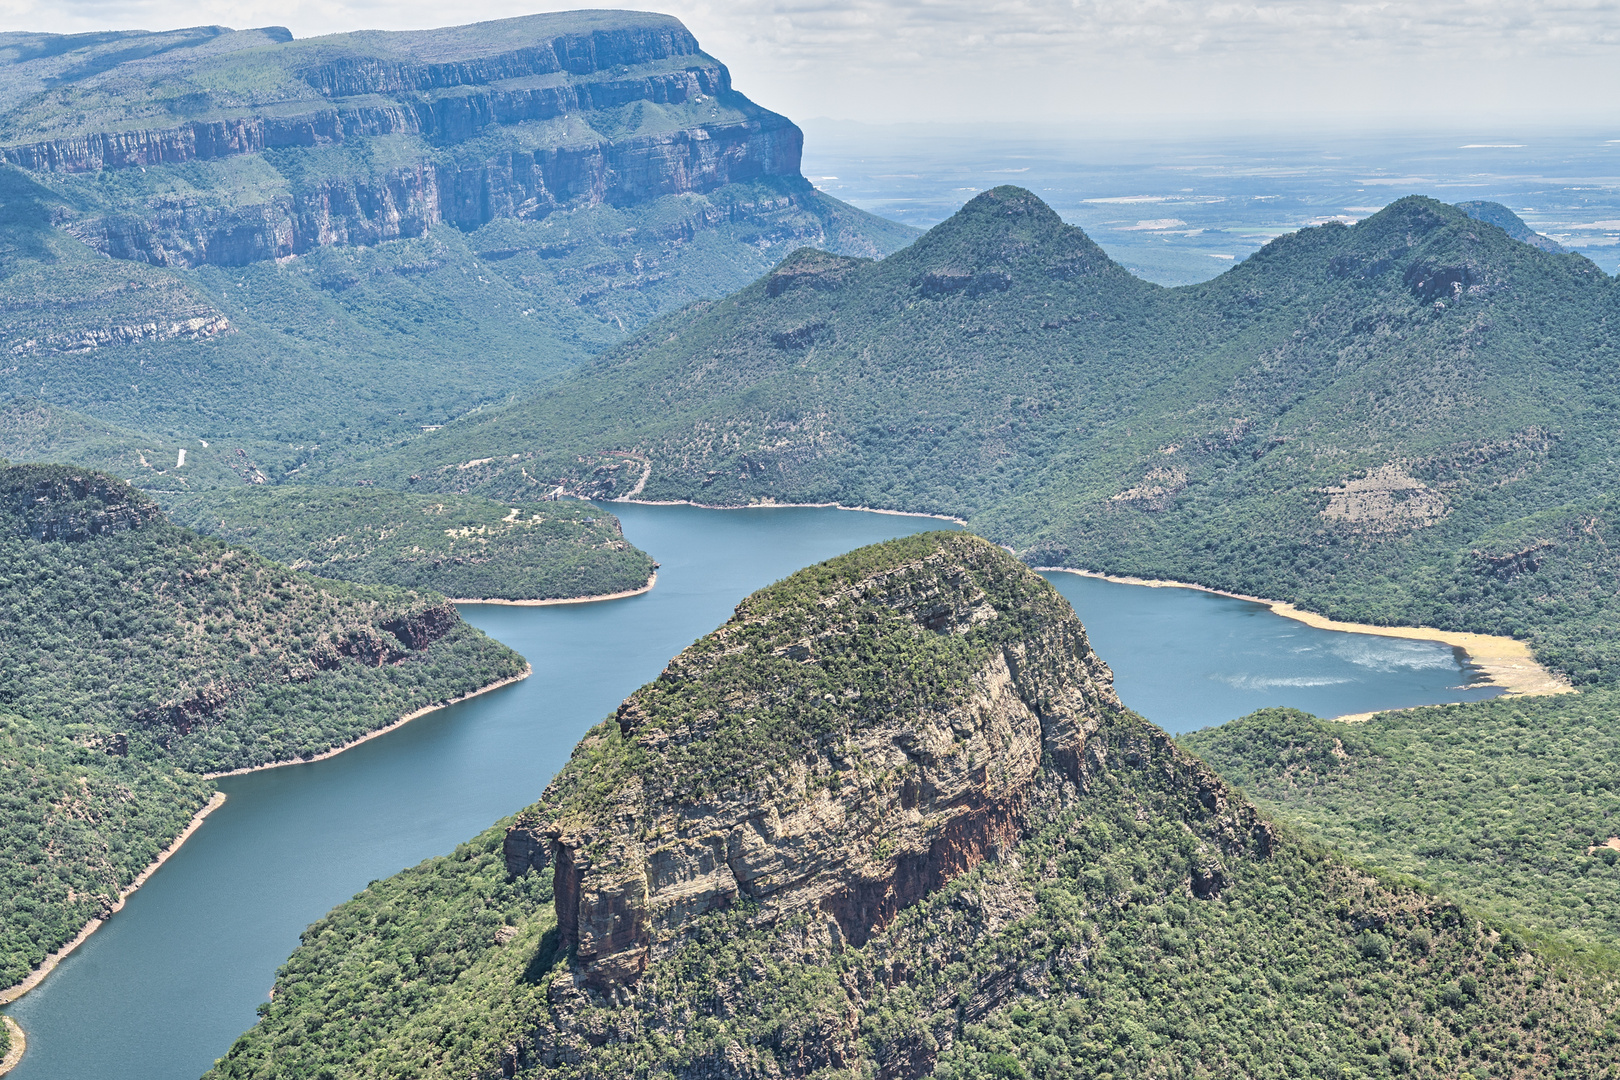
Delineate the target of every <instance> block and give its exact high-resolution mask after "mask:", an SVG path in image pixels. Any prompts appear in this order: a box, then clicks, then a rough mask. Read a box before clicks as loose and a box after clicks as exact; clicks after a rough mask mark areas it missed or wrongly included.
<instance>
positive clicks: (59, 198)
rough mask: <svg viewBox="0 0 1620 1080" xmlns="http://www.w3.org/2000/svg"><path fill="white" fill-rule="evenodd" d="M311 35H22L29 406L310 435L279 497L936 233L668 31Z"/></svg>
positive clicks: (16, 50)
mask: <svg viewBox="0 0 1620 1080" xmlns="http://www.w3.org/2000/svg"><path fill="white" fill-rule="evenodd" d="M288 37H289V35H287V34H286V33H285V31H281V32H278V33H266V32H263V31H246V32H241V33H232V32H220V31H219V28H196V29H194V30H191V31H176V32H171V33H169V34H154V35H141V34H134V35H116V36H112V37H108V36H106V35H87V36H80V37H76V38H64V37H60V36H54V35H32V36H30V35H14V38H13V40H11V42H10V44H9V45H8V47H7V49H6V51H5V54H4V55H3V56H0V141H3V142H4V143H5V144H6V145H4V146H0V349H3V350H4V351H5V353H6V354H7V356H8V357H9V358H10V359H9V360H8V362H7V364H6V365H5V368H4V370H3V371H0V394H37V395H40V396H42V397H44V398H45V399H47V400H49V401H50V402H52V403H53V404H56V405H59V406H63V407H67V408H71V409H75V410H81V411H84V412H88V413H91V414H93V415H94V416H96V417H98V418H100V419H102V420H106V421H110V422H116V423H119V424H123V425H126V426H130V427H133V428H136V429H138V430H141V431H146V432H160V433H164V434H167V435H170V436H173V435H176V434H183V435H184V436H185V437H186V439H187V441H188V442H189V441H192V440H195V439H196V438H199V437H200V438H205V439H209V440H214V439H216V438H218V439H221V440H223V439H227V438H234V439H237V440H241V439H258V440H263V441H270V442H277V443H282V444H286V445H285V446H284V448H283V453H282V454H281V455H278V456H276V457H275V458H274V459H273V460H272V459H268V458H267V459H266V460H265V461H264V462H263V464H264V465H265V466H266V467H267V468H270V469H271V471H272V474H273V478H279V476H280V473H281V471H282V470H289V469H293V468H296V467H297V466H298V465H299V464H300V462H301V460H302V458H303V457H307V456H309V455H311V454H320V455H323V456H324V457H325V458H326V459H330V460H336V461H342V460H344V459H345V457H346V456H347V455H348V454H350V453H352V451H353V450H354V449H355V446H356V444H358V443H362V442H363V443H366V444H368V445H369V444H371V443H373V442H376V441H378V440H382V441H384V442H386V441H387V440H388V439H390V438H397V437H399V436H401V435H403V434H408V433H417V432H418V431H419V429H420V428H421V427H423V426H430V425H433V424H437V423H442V422H444V421H445V420H447V419H449V418H451V417H455V416H458V415H462V414H464V413H465V412H467V411H468V410H470V409H473V408H476V407H479V406H482V405H487V404H491V403H496V402H500V401H502V400H504V399H505V397H506V396H507V394H508V393H509V392H510V391H511V389H513V388H514V387H518V386H525V385H529V384H532V383H534V382H536V381H538V380H543V379H547V378H550V377H553V376H555V375H556V374H558V373H560V372H562V371H564V370H566V369H568V368H569V367H571V366H572V365H574V364H576V363H578V362H580V361H581V360H583V359H585V358H587V357H588V356H590V355H592V354H594V353H595V352H597V351H599V350H601V349H602V348H604V347H606V346H608V345H610V344H613V343H615V342H618V341H620V340H622V339H623V338H624V336H625V335H626V334H627V333H628V332H630V331H632V330H634V329H636V328H638V327H640V326H642V325H644V324H645V323H646V322H647V321H648V320H649V319H651V318H654V317H656V316H658V315H660V314H662V313H665V312H668V311H671V310H675V309H678V308H680V307H682V306H684V305H686V304H689V303H691V302H692V301H693V300H696V299H700V298H706V297H714V296H718V295H722V294H724V293H726V292H729V291H731V290H733V289H736V288H740V287H741V286H742V285H744V284H746V283H747V282H748V281H749V280H751V279H752V278H753V277H755V276H756V275H758V274H760V273H763V272H764V271H765V270H766V269H768V268H769V266H770V264H771V262H772V261H774V260H775V259H777V258H780V256H781V255H782V254H783V253H785V252H786V251H789V250H791V249H792V248H793V247H795V246H797V245H799V244H806V243H808V244H817V245H823V246H828V247H831V248H834V249H837V250H844V251H848V252H850V253H852V254H862V255H881V254H884V253H886V252H888V251H891V250H893V249H895V248H896V247H899V246H901V245H903V244H905V243H907V242H908V241H909V240H910V239H911V238H912V236H914V235H915V233H914V231H913V230H911V229H909V228H906V227H904V226H899V225H895V224H894V223H892V222H887V221H884V220H882V219H880V218H876V217H873V216H871V215H868V214H865V213H862V212H861V211H859V210H856V209H854V208H853V207H849V206H846V205H844V204H843V203H840V202H838V201H837V200H835V199H832V198H830V197H828V196H825V195H823V194H821V193H820V192H817V191H815V190H814V189H813V188H812V187H811V186H810V184H809V183H808V182H807V181H805V180H804V179H803V177H801V176H800V175H799V173H798V161H799V149H800V145H801V142H802V137H801V136H800V134H799V132H798V129H797V128H795V127H794V126H793V125H792V124H791V123H790V122H789V121H787V120H786V119H785V118H783V117H781V116H778V115H776V114H774V113H771V112H769V111H767V110H765V109H761V108H760V107H759V106H757V105H755V104H754V103H753V102H751V101H749V100H748V99H747V98H746V97H744V96H742V95H741V94H738V93H736V92H735V91H733V90H732V89H731V88H730V84H729V78H730V77H729V74H728V73H727V72H726V70H725V68H724V66H723V65H721V64H720V63H719V62H718V61H716V60H714V59H713V58H711V57H708V56H706V55H704V54H703V53H702V52H701V51H700V50H699V49H698V45H697V42H696V41H695V39H693V38H692V36H691V35H690V34H689V33H688V32H687V31H686V29H685V28H684V27H682V26H681V25H680V24H679V23H678V22H676V21H675V20H674V19H671V18H669V17H667V16H661V15H651V14H643V13H637V12H596V13H586V14H580V13H573V14H548V15H537V16H531V17H528V18H522V19H511V20H505V21H502V22H496V23H484V24H478V25H475V26H468V27H452V28H445V29H440V30H434V31H422V32H416V33H395V34H379V33H370V34H368V33H359V34H348V35H336V36H331V37H325V38H313V39H308V40H301V41H291V40H288ZM559 58H563V59H559ZM132 133H135V134H132ZM104 135H121V136H124V137H123V138H113V139H104V138H103V136H104ZM107 256H111V258H108V257H107ZM87 356H89V357H93V361H92V362H86V357H87Z"/></svg>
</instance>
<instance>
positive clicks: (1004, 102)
mask: <svg viewBox="0 0 1620 1080" xmlns="http://www.w3.org/2000/svg"><path fill="white" fill-rule="evenodd" d="M577 6H578V5H569V4H558V3H542V4H538V5H536V4H534V3H532V2H530V3H524V4H512V3H503V2H501V0H472V2H470V3H467V4H463V5H461V6H460V7H459V8H458V9H457V11H458V16H457V18H456V20H454V21H455V22H458V23H460V22H477V21H482V20H487V19H499V18H509V17H512V16H516V15H523V14H529V13H532V12H534V11H537V10H541V11H561V10H570V9H571V8H573V7H577ZM643 10H659V11H663V12H666V13H668V14H670V15H674V16H675V17H677V18H679V19H681V20H682V21H683V22H684V23H685V24H686V25H687V27H688V28H690V29H691V30H692V32H693V33H694V34H695V35H696V36H697V37H698V40H699V41H700V42H701V43H702V45H703V47H704V49H705V50H706V51H708V52H709V53H710V54H711V55H713V56H715V57H717V58H718V59H720V60H722V61H723V62H725V63H726V64H727V65H728V66H729V67H730V68H731V69H732V72H733V75H734V80H735V84H736V86H737V88H738V89H739V90H741V91H742V92H743V93H745V94H747V95H748V96H750V97H751V98H753V99H754V100H755V101H758V102H759V103H760V104H762V105H765V106H766V107H768V108H771V109H775V110H776V111H778V112H782V113H784V114H786V115H788V116H790V117H793V118H794V119H802V118H811V117H828V118H835V119H858V120H866V121H871V122H880V123H894V122H933V123H987V122H988V123H994V122H1000V121H1004V120H1006V119H1007V118H1009V117H1017V118H1020V119H1023V120H1028V121H1034V122H1038V123H1056V124H1069V125H1079V126H1087V125H1101V126H1110V125H1120V124H1133V125H1149V126H1153V127H1165V126H1169V127H1174V126H1176V125H1181V126H1184V127H1189V128H1198V127H1207V126H1208V125H1211V124H1217V125H1220V126H1221V127H1222V129H1223V130H1242V131H1249V132H1254V131H1258V130H1260V129H1261V128H1263V127H1264V126H1265V125H1277V124H1281V125H1285V126H1286V127H1288V128H1290V129H1301V128H1304V129H1309V128H1313V127H1320V126H1323V125H1327V126H1331V127H1338V128H1343V127H1345V126H1347V125H1348V126H1350V127H1355V128H1359V129H1363V130H1389V131H1407V130H1414V129H1424V128H1427V129H1437V128H1444V129H1458V130H1462V129H1467V130H1480V131H1495V130H1507V129H1510V128H1517V127H1522V126H1524V125H1540V124H1559V125H1576V126H1587V125H1596V126H1603V127H1608V128H1615V127H1617V124H1616V121H1615V119H1614V112H1613V107H1612V101H1613V99H1614V95H1615V93H1616V92H1617V91H1620V62H1617V61H1620V55H1617V53H1620V2H1617V0H1588V2H1574V0H1563V2H1534V3H1528V4H1526V3H1522V2H1520V3H1514V2H1512V0H1474V2H1472V3H1467V4H1461V5H1450V6H1445V7H1435V6H1433V5H1425V4H1419V3H1416V2H1413V0H1401V2H1397V3H1384V4H1378V5H1368V4H1364V3H1357V2H1348V0H1314V2H1313V0H1283V2H1271V3H1263V2H1262V3H1256V4H1253V5H1250V6H1235V5H1231V4H1228V3H1224V2H1218V0H1128V2H1108V0H1091V2H1085V0H1073V2H1071V0H1000V2H995V3H991V4H988V5H985V4H980V3H970V2H968V0H934V2H931V3H909V4H906V3H899V2H895V0H852V2H845V3H838V4H832V3H826V2H825V0H747V2H744V3H734V4H725V5H722V4H717V3H714V2H713V0H673V2H670V3H666V4H659V5H655V6H648V7H645V8H643ZM443 13H444V8H443V7H442V6H440V5H436V4H427V3H423V2H421V0H404V2H402V3H393V4H388V5H383V4H379V3H373V2H370V0H347V2H338V3H325V2H315V0H285V2H276V3H270V2H266V0H201V2H187V3H180V2H177V0H49V2H46V0H0V29H4V30H8V31H33V32H49V33H80V32H86V31H91V30H107V29H131V28H142V29H149V30H159V29H165V30H166V29H174V28H177V27H183V26H195V25H199V24H208V23H218V24H222V25H228V26H232V27H235V28H238V29H246V28H250V27H255V26H266V25H281V26H286V27H288V28H289V29H290V30H291V31H292V32H293V34H294V35H295V36H297V37H301V38H302V37H313V36H318V35H321V34H327V33H335V32H341V31H349V30H358V29H384V30H390V29H393V30H399V29H423V28H429V27H434V26H443V25H448V24H449V23H448V22H447V20H446V19H445V18H444V14H443ZM1617 134H1620V132H1617Z"/></svg>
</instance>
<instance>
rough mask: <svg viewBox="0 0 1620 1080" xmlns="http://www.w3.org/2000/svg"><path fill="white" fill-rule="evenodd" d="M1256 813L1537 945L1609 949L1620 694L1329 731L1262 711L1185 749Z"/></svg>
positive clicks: (1618, 913)
mask: <svg viewBox="0 0 1620 1080" xmlns="http://www.w3.org/2000/svg"><path fill="white" fill-rule="evenodd" d="M1181 741H1182V743H1183V744H1184V745H1185V746H1187V748H1188V749H1190V750H1192V751H1193V752H1194V753H1197V754H1198V755H1200V756H1201V757H1203V758H1204V759H1205V760H1206V761H1208V762H1210V764H1212V765H1214V766H1215V767H1216V768H1218V769H1220V770H1221V772H1222V774H1223V775H1224V776H1226V777H1228V778H1229V779H1230V780H1231V781H1232V782H1233V783H1234V784H1237V785H1239V786H1241V787H1243V788H1244V789H1245V790H1247V791H1249V792H1251V793H1252V794H1253V795H1254V797H1255V798H1256V799H1257V800H1258V801H1259V802H1260V804H1261V805H1262V806H1265V807H1267V808H1268V809H1270V810H1271V811H1272V812H1274V813H1275V814H1277V815H1278V816H1279V817H1282V818H1284V819H1285V820H1288V821H1291V822H1294V823H1296V824H1297V825H1298V826H1299V827H1300V828H1301V829H1302V830H1304V831H1306V832H1308V833H1309V834H1311V835H1312V836H1315V837H1317V838H1319V839H1321V840H1322V841H1324V842H1326V843H1329V844H1331V845H1333V846H1334V847H1336V848H1338V849H1339V850H1340V851H1343V852H1345V853H1346V854H1347V855H1350V856H1352V857H1353V858H1356V859H1358V860H1360V861H1362V862H1365V863H1367V864H1370V865H1373V866H1380V867H1385V868H1387V869H1390V870H1393V871H1398V872H1400V873H1403V874H1410V875H1413V876H1414V877H1418V878H1421V879H1423V880H1424V881H1426V882H1428V883H1430V885H1432V886H1434V887H1437V888H1439V889H1442V890H1444V891H1445V892H1446V894H1447V895H1450V896H1454V897H1456V898H1458V899H1459V900H1463V901H1465V902H1466V903H1468V904H1469V905H1471V906H1472V907H1473V908H1474V909H1476V910H1479V911H1488V912H1492V913H1494V914H1496V915H1498V916H1500V917H1501V918H1504V919H1507V920H1510V921H1511V922H1513V923H1514V924H1516V925H1518V926H1520V927H1522V928H1525V929H1527V930H1528V931H1530V932H1532V933H1533V934H1534V935H1535V936H1536V937H1537V938H1538V939H1553V938H1557V939H1561V941H1563V942H1568V943H1574V945H1575V946H1576V947H1578V948H1579V949H1581V950H1582V951H1584V952H1586V953H1588V954H1590V955H1593V956H1594V957H1603V956H1607V957H1609V962H1610V963H1613V962H1614V959H1615V958H1616V956H1617V955H1620V954H1617V953H1616V952H1615V951H1614V950H1616V949H1617V948H1620V861H1617V860H1620V851H1617V850H1615V849H1614V848H1612V847H1607V846H1604V845H1606V844H1607V842H1608V841H1609V840H1610V839H1611V838H1612V837H1615V836H1616V835H1617V834H1620V695H1617V694H1616V693H1615V692H1613V691H1606V690H1605V691H1588V692H1585V693H1582V694H1572V695H1562V696H1558V697H1548V698H1505V699H1499V700H1496V701H1491V702H1484V703H1480V704H1475V705H1456V706H1438V707H1433V708H1424V709H1413V710H1410V711H1406V712H1395V713H1383V714H1380V715H1379V716H1377V717H1374V718H1373V719H1372V720H1371V721H1369V722H1367V723H1365V724H1336V723H1332V722H1330V721H1326V720H1318V719H1316V718H1315V717H1313V716H1310V715H1308V714H1306V713H1301V712H1298V711H1296V710H1292V709H1270V710H1266V711H1263V712H1258V713H1255V714H1253V715H1252V716H1247V717H1244V718H1243V719H1242V720H1234V721H1233V722H1231V723H1229V724H1226V725H1223V726H1221V727H1218V728H1211V729H1208V730H1205V731H1200V732H1197V733H1195V734H1192V735H1187V736H1184V737H1183V738H1182V740H1181Z"/></svg>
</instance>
